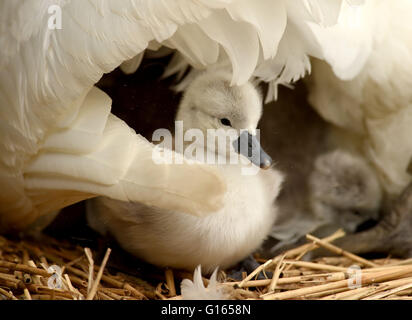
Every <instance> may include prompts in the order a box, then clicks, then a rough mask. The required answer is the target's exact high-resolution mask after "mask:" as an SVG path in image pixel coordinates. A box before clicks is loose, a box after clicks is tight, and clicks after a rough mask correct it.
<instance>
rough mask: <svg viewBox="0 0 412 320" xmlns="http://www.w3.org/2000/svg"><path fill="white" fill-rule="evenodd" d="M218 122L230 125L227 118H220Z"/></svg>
mask: <svg viewBox="0 0 412 320" xmlns="http://www.w3.org/2000/svg"><path fill="white" fill-rule="evenodd" d="M220 123H221V124H223V125H224V126H229V127H231V126H232V124H231V123H230V120H229V119H228V118H223V119H220Z"/></svg>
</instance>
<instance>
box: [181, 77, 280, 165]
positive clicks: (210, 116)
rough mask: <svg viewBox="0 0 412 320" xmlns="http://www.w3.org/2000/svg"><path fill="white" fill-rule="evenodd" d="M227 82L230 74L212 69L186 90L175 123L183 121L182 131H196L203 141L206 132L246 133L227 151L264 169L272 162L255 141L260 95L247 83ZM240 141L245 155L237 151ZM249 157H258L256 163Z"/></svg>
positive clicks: (260, 104) (260, 111) (196, 79)
mask: <svg viewBox="0 0 412 320" xmlns="http://www.w3.org/2000/svg"><path fill="white" fill-rule="evenodd" d="M230 81H231V78H230V74H229V73H228V72H226V71H223V70H222V71H218V70H216V69H212V70H208V71H205V72H203V73H202V74H201V75H199V76H198V77H197V78H195V79H194V80H193V82H192V83H191V84H190V85H189V86H188V87H187V89H186V90H185V92H184V96H183V99H182V101H181V103H180V105H179V109H178V112H177V115H176V120H177V121H179V120H180V121H183V126H184V130H185V131H186V130H188V129H199V130H201V131H202V132H203V134H204V136H205V137H206V136H207V129H216V130H219V129H220V130H224V131H225V132H229V130H232V131H233V129H235V130H236V131H237V132H240V131H239V130H245V131H242V134H241V135H240V137H239V139H237V140H236V141H233V143H232V144H229V145H228V147H229V148H232V150H234V151H236V152H239V153H241V154H243V155H244V156H246V157H247V158H248V159H249V160H251V161H252V162H253V163H254V164H255V165H257V166H260V167H261V168H264V169H266V168H268V167H270V165H271V163H272V159H271V158H270V157H269V156H268V155H267V154H266V153H265V152H264V150H263V149H262V148H261V146H260V144H259V142H258V140H257V139H256V128H257V125H258V122H259V120H260V117H261V115H262V99H261V95H260V93H259V91H258V90H257V89H256V88H255V87H254V86H253V85H252V84H251V83H250V82H247V83H245V84H243V85H240V86H236V85H235V86H231V85H230ZM240 138H242V143H246V142H247V147H246V149H247V150H245V151H244V150H243V149H245V148H242V147H240V146H241V145H240ZM245 145H246V144H245ZM252 149H253V150H252ZM252 154H254V155H258V156H257V157H256V159H254V157H253V156H252Z"/></svg>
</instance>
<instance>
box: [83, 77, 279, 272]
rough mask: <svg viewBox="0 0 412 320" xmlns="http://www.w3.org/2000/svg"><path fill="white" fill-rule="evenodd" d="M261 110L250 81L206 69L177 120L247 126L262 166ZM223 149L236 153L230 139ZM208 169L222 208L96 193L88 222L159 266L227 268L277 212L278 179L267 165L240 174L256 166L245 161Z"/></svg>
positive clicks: (202, 126) (254, 244) (266, 161)
mask: <svg viewBox="0 0 412 320" xmlns="http://www.w3.org/2000/svg"><path fill="white" fill-rule="evenodd" d="M261 113H262V102H261V97H260V94H259V92H258V91H257V90H256V88H255V87H254V86H253V85H252V84H251V83H249V82H248V83H246V84H244V85H241V86H230V75H229V74H228V73H226V72H223V71H216V70H214V71H206V72H204V73H203V74H201V75H200V76H198V77H197V78H196V79H195V80H194V81H193V82H192V83H191V84H190V85H189V87H188V88H187V90H186V92H185V94H184V97H183V99H182V101H181V103H180V105H179V110H178V113H177V116H176V120H183V122H184V130H185V131H186V130H187V129H189V128H196V129H199V130H201V131H202V132H203V134H204V136H205V137H206V130H207V129H223V130H228V129H231V128H232V129H247V133H248V136H249V137H248V138H249V139H248V141H249V143H250V144H249V151H250V148H254V149H255V150H254V152H255V154H256V151H257V153H258V154H260V157H259V158H260V159H255V158H251V161H252V162H253V163H255V164H257V165H259V166H261V167H263V168H268V167H269V166H270V163H271V159H270V157H269V156H267V155H266V154H265V153H264V151H263V150H262V149H261V147H260V145H259V143H258V142H257V140H256V138H255V137H254V133H255V131H256V127H257V124H258V121H259V119H260V117H261ZM202 146H203V145H202ZM185 147H187V146H185ZM204 148H205V150H206V152H207V153H208V156H210V155H213V156H214V155H217V156H218V157H219V156H221V154H220V153H221V152H222V150H218V151H211V150H209V149H207V147H204ZM227 149H228V151H229V152H230V153H231V154H234V153H235V152H236V147H235V144H229V146H228V147H227ZM212 152H213V154H211V153H212ZM240 152H242V150H241V151H240ZM237 155H238V154H237ZM226 156H227V154H226ZM241 157H243V156H241ZM243 160H245V158H243ZM259 160H260V161H259ZM245 162H248V163H247V164H245ZM214 166H216V167H217V168H218V169H219V172H220V174H221V177H222V179H223V180H224V182H225V183H226V186H227V192H226V195H225V198H224V206H223V208H222V209H221V210H218V211H216V212H214V213H212V214H210V215H208V216H206V217H202V218H201V217H196V216H193V215H189V214H186V213H184V212H176V211H168V210H161V209H157V208H154V207H149V206H145V205H143V204H139V203H129V202H121V201H117V200H112V199H109V198H96V199H93V200H90V201H89V203H88V219H89V223H90V225H91V226H92V227H93V228H95V229H96V230H98V231H99V232H101V233H103V234H104V233H109V234H111V235H112V236H114V237H115V238H116V239H117V241H118V242H119V244H120V245H121V246H122V247H123V248H124V249H125V250H126V251H128V252H130V253H132V254H134V255H135V256H137V257H140V258H142V259H144V260H146V261H148V262H150V263H152V264H155V265H158V266H169V267H174V268H181V269H188V270H194V269H195V268H196V266H198V265H201V266H202V268H203V271H204V272H205V273H211V272H212V271H213V270H214V269H215V268H216V267H217V266H219V267H220V268H223V269H225V268H228V267H230V266H233V265H234V264H236V263H237V262H239V261H241V260H242V259H244V258H246V257H247V256H248V255H249V254H250V253H252V252H253V251H254V250H256V249H257V248H258V247H259V246H260V245H261V244H262V242H263V241H264V240H265V238H266V237H267V235H268V234H269V232H270V230H271V227H272V225H273V223H274V221H275V219H276V216H277V207H276V205H275V203H274V202H275V199H276V197H277V195H278V193H279V191H280V188H281V184H282V181H283V176H282V174H281V173H280V172H279V171H277V170H275V169H272V168H271V169H268V170H260V169H259V170H257V174H255V175H242V168H245V167H248V168H250V167H251V166H254V165H252V164H251V163H250V162H249V161H239V162H238V163H237V164H230V163H229V162H226V163H225V164H220V163H219V164H218V165H214ZM255 169H258V167H255ZM193 179H196V177H193Z"/></svg>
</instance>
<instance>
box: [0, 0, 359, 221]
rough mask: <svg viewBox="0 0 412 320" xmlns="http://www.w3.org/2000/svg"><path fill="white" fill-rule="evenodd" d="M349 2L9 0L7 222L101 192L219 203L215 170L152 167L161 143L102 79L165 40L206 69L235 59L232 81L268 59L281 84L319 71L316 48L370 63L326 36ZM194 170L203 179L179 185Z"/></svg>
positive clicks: (2, 63) (199, 204)
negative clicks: (135, 122)
mask: <svg viewBox="0 0 412 320" xmlns="http://www.w3.org/2000/svg"><path fill="white" fill-rule="evenodd" d="M54 4H57V5H59V6H60V7H61V9H62V11H61V12H62V29H61V30H59V29H56V30H50V29H49V28H48V20H49V19H50V14H49V13H48V8H49V7H50V6H51V5H54ZM341 9H342V1H340V0H333V1H327V2H326V1H321V0H288V1H283V0H277V1H273V0H259V1H247V0H238V1H231V0H214V1H211V0H170V1H160V0H158V1H152V0H128V1H117V0H100V1H99V0H27V1H23V0H3V1H1V2H0V48H1V49H0V105H1V109H0V137H1V139H0V150H1V156H0V185H1V189H2V193H1V196H0V224H1V225H2V227H3V228H23V227H25V226H27V225H28V224H30V223H31V222H32V221H34V220H35V219H36V218H37V217H39V216H42V215H44V214H47V213H49V212H51V211H54V210H58V209H60V208H62V207H64V206H66V205H68V204H70V203H73V202H76V201H80V200H82V199H85V198H89V197H93V196H95V195H106V196H109V197H111V198H115V199H119V200H128V201H141V202H144V203H148V204H156V205H158V206H159V207H169V208H176V209H178V206H179V205H183V208H181V207H179V209H184V210H186V211H187V212H191V213H194V212H197V213H198V214H199V213H201V212H202V214H206V213H207V212H210V211H211V210H214V209H215V208H216V206H219V200H221V199H220V198H219V197H220V195H221V194H222V193H223V191H224V185H223V184H222V183H221V182H220V181H219V178H218V177H217V176H216V174H215V172H214V171H210V169H205V168H204V167H202V166H200V165H197V166H192V167H191V168H188V167H186V166H185V167H184V169H178V168H176V167H175V166H173V165H165V166H164V167H162V168H160V167H156V168H154V167H152V164H150V160H149V159H150V156H151V151H152V146H151V145H150V144H149V143H148V142H147V141H145V140H144V139H143V138H142V137H141V136H139V135H136V134H135V133H134V132H133V131H132V130H130V129H129V128H128V127H127V126H126V125H125V123H123V122H122V121H120V120H119V119H117V118H116V117H114V116H113V115H111V114H110V99H109V98H108V97H107V96H106V95H104V94H103V93H101V92H99V91H98V90H97V89H93V90H92V87H93V85H94V84H95V83H96V82H97V81H98V80H99V79H100V77H101V76H102V74H103V73H106V72H110V71H111V70H113V69H114V68H116V67H117V66H119V65H120V64H122V63H124V62H125V61H128V63H126V64H123V69H124V70H126V71H128V72H132V71H133V70H134V69H135V68H136V67H137V66H138V62H139V61H138V60H139V59H138V58H135V59H134V60H130V59H133V58H134V57H135V56H137V55H139V54H140V53H141V52H142V51H143V50H144V49H146V48H147V47H148V46H152V47H156V46H157V45H158V44H159V43H164V44H165V45H167V46H170V47H173V48H176V49H177V50H179V51H180V52H181V53H182V54H183V55H184V57H185V58H186V59H187V61H188V62H189V63H190V64H192V65H193V66H195V67H204V66H206V65H210V64H213V63H215V62H216V61H217V60H218V58H219V57H220V59H223V60H225V59H227V58H228V59H229V60H230V61H231V65H232V71H233V76H232V79H231V81H232V84H242V83H245V82H246V81H247V80H248V79H249V78H250V76H251V75H252V74H253V73H254V72H255V70H256V68H257V67H258V70H259V74H258V76H260V77H261V78H262V79H264V80H267V81H273V82H274V84H275V85H277V84H279V83H288V82H290V81H295V80H297V79H298V78H299V77H301V76H303V75H304V74H305V73H306V72H307V71H308V70H309V67H310V65H309V61H308V55H313V56H316V57H318V58H326V60H327V61H328V62H329V63H332V64H333V65H334V66H339V65H340V63H341V60H342V59H344V60H345V65H351V64H352V63H354V64H355V65H356V66H357V67H359V66H360V65H362V61H359V60H357V59H353V57H356V56H357V55H356V54H352V55H351V57H352V58H350V59H349V60H350V61H348V59H347V58H346V56H344V55H341V56H339V57H338V58H335V57H334V58H333V59H332V58H331V57H332V56H333V55H327V54H326V52H325V48H328V46H329V47H330V46H331V45H332V44H331V39H330V38H331V37H326V36H325V37H322V36H321V35H322V34H323V33H324V32H329V31H327V29H328V27H330V26H333V25H334V24H335V23H336V22H338V17H339V16H340V12H341V11H342V10H341ZM309 24H310V25H311V26H312V27H311V28H312V29H309V28H308V25H309ZM313 24H315V25H318V26H319V28H317V29H316V28H313ZM315 29H316V30H315ZM340 34H342V33H340ZM352 39H353V37H349V38H348V37H346V36H345V37H341V38H334V39H333V41H334V42H336V41H338V42H339V41H343V43H346V42H349V43H350V42H351V41H352ZM352 49H354V50H355V51H356V50H358V48H357V47H356V46H355V47H353V48H352ZM291 52H293V54H292V55H290V53H291ZM267 65H268V66H272V67H271V68H266V66H267ZM259 67H260V68H259ZM351 69H353V68H352V67H351ZM338 75H340V74H338ZM272 91H273V86H272ZM186 169H187V171H186ZM153 174H154V175H155V176H153ZM186 174H189V175H192V176H197V177H198V181H197V182H196V183H193V184H192V185H190V186H187V187H185V186H180V185H179V182H178V181H179V179H180V177H181V175H183V176H185V175H186ZM176 186H179V187H178V188H174V187H176ZM168 188H171V189H168ZM206 190H207V193H206V194H205V193H204V191H206ZM196 195H198V196H199V195H201V199H199V198H196ZM185 198H186V199H187V198H191V199H193V200H194V202H190V203H188V202H185V201H182V199H185Z"/></svg>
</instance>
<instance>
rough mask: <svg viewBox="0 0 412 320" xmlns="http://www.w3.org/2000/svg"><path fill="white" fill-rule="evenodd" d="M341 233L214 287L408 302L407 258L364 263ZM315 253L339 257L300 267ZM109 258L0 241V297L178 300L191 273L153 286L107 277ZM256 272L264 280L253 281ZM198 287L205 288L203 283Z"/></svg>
mask: <svg viewBox="0 0 412 320" xmlns="http://www.w3.org/2000/svg"><path fill="white" fill-rule="evenodd" d="M343 234H344V233H343V232H342V231H340V230H338V231H337V232H336V233H334V234H333V235H331V236H329V237H327V238H324V239H318V238H316V237H313V236H311V235H307V240H308V243H307V244H305V245H302V246H300V247H298V248H295V249H292V250H289V251H286V252H285V253H283V254H281V255H279V256H277V257H274V258H273V259H269V260H263V259H259V258H257V260H258V261H259V262H260V263H261V265H260V266H259V267H258V268H257V269H256V270H254V271H253V272H251V273H250V274H244V277H243V280H242V281H234V280H232V279H229V278H228V277H227V276H226V274H225V273H224V272H223V271H221V272H220V274H219V277H218V279H219V282H220V287H222V288H224V291H225V292H226V294H227V297H228V298H231V299H264V300H277V299H279V300H285V299H314V300H317V299H321V300H331V299H332V300H333V299H352V300H353V299H354V300H371V299H385V300H386V299H404V300H412V259H407V260H400V259H391V258H390V257H388V258H386V259H376V260H366V259H363V258H361V257H359V256H356V255H354V254H351V253H349V252H346V251H343V250H341V249H340V248H338V247H336V246H334V245H333V244H332V242H333V240H335V239H337V238H338V237H341V236H343ZM318 247H323V248H325V249H328V250H329V251H331V252H333V253H334V254H337V256H333V257H323V258H318V259H315V260H313V261H311V262H307V261H301V258H302V257H303V256H304V255H305V254H306V253H307V252H309V251H311V250H314V249H316V248H318ZM110 253H111V250H110V249H107V251H106V254H105V255H104V257H103V259H102V260H101V261H95V259H96V258H95V257H96V256H97V255H96V253H95V252H92V250H90V249H89V248H82V247H79V246H76V245H73V244H70V243H68V242H62V241H58V240H56V239H47V241H44V239H43V240H42V241H40V240H30V241H28V240H24V239H23V240H21V239H19V240H14V239H10V238H5V237H2V236H0V299H13V300H18V299H25V300H34V299H43V300H86V299H88V300H93V299H94V300H144V299H173V300H176V299H182V297H181V296H180V295H179V291H180V290H179V289H180V282H181V281H182V279H183V278H191V277H192V275H191V274H189V273H187V272H183V271H179V270H172V269H166V270H165V271H164V277H163V280H160V281H158V285H152V284H150V283H149V282H148V281H145V280H144V279H140V278H137V277H135V276H131V275H127V274H125V273H120V272H117V273H116V274H113V273H112V272H109V270H108V268H107V267H106V265H107V262H108V260H109V259H110ZM56 266H57V267H56ZM351 266H352V267H351ZM354 266H356V267H354ZM269 271H270V272H269ZM259 274H263V275H264V276H265V277H266V279H263V280H256V277H257V276H258V275H259ZM146 280H147V279H146ZM203 281H204V283H205V284H207V283H208V280H207V279H206V278H204V279H203ZM152 283H153V282H152Z"/></svg>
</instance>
